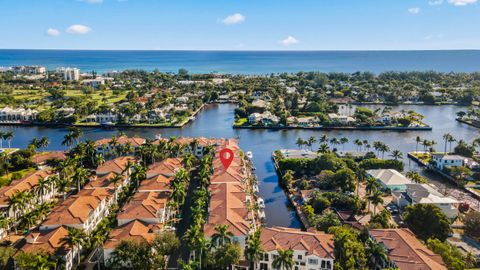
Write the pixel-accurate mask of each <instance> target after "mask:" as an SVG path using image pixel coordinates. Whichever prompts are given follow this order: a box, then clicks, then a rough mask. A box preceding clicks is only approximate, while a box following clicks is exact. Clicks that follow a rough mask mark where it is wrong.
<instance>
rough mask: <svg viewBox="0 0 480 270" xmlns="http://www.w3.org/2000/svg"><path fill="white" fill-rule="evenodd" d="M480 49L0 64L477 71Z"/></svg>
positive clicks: (23, 59) (20, 56) (8, 58)
mask: <svg viewBox="0 0 480 270" xmlns="http://www.w3.org/2000/svg"><path fill="white" fill-rule="evenodd" d="M479 62H480V51H465V50H463V51H282V52H278V51H277V52H275V51H257V52H255V51H79V50H71V51H70V50H0V66H13V65H43V66H46V67H47V68H49V69H54V68H56V67H60V66H71V67H78V68H80V69H81V70H83V71H91V70H96V71H98V72H104V71H109V70H125V69H144V70H153V69H159V70H160V71H163V72H177V71H178V69H179V68H186V69H187V70H189V71H190V72H192V73H210V72H219V73H241V74H267V73H278V72H297V71H324V72H355V71H372V72H376V73H378V72H382V71H391V70H395V71H410V70H419V71H424V70H435V71H443V72H450V71H457V72H472V71H479V70H480V68H479V65H478V63H479Z"/></svg>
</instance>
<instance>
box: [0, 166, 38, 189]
mask: <svg viewBox="0 0 480 270" xmlns="http://www.w3.org/2000/svg"><path fill="white" fill-rule="evenodd" d="M35 170H36V169H35V168H28V169H23V170H20V171H16V172H11V173H8V174H6V175H3V176H1V177H0V187H3V186H7V185H10V183H11V182H12V181H13V180H17V179H21V178H23V177H24V176H25V175H26V174H28V173H31V172H34V171H35Z"/></svg>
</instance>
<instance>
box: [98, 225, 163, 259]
mask: <svg viewBox="0 0 480 270" xmlns="http://www.w3.org/2000/svg"><path fill="white" fill-rule="evenodd" d="M157 232H160V228H158V227H157V226H155V225H152V224H146V223H143V222H141V221H138V220H133V221H130V222H129V223H126V224H123V225H120V226H119V227H117V228H115V229H113V230H112V231H111V232H110V234H109V235H108V239H107V241H105V243H104V244H103V260H104V262H105V264H107V265H108V263H109V260H110V258H111V257H112V252H113V251H114V250H115V248H116V247H117V246H118V245H119V244H120V243H121V242H122V241H147V242H149V243H151V242H153V240H154V239H155V234H156V233H157ZM125 266H126V267H127V268H128V265H125Z"/></svg>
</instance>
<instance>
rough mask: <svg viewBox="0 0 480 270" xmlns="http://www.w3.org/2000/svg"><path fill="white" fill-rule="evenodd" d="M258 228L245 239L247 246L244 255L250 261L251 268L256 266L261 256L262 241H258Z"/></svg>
mask: <svg viewBox="0 0 480 270" xmlns="http://www.w3.org/2000/svg"><path fill="white" fill-rule="evenodd" d="M260 233H261V231H260V230H257V231H255V232H254V233H253V234H252V235H251V236H250V237H249V238H248V241H247V247H246V248H245V257H246V258H247V260H249V261H250V262H251V266H252V267H251V269H253V270H255V269H256V268H257V264H258V262H259V261H260V260H261V259H262V257H263V253H264V251H263V248H262V242H261V241H260Z"/></svg>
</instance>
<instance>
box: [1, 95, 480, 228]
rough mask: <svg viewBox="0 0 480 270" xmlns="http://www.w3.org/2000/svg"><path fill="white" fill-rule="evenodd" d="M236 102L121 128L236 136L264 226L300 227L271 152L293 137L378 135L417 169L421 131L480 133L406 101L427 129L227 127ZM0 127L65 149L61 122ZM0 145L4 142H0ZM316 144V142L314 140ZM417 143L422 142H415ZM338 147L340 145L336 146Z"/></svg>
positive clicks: (450, 113)
mask: <svg viewBox="0 0 480 270" xmlns="http://www.w3.org/2000/svg"><path fill="white" fill-rule="evenodd" d="M234 109H235V105H233V104H214V105H209V106H207V107H206V108H205V109H204V110H203V111H202V112H200V113H199V114H198V115H197V118H196V120H195V121H194V122H192V123H190V124H188V125H186V126H185V127H184V128H182V129H176V128H167V129H160V128H159V129H153V128H141V129H122V130H121V131H122V132H124V133H126V134H127V135H128V136H134V135H137V136H141V137H145V138H154V137H155V135H157V134H161V135H162V136H163V137H169V136H189V137H199V136H204V137H238V138H239V139H240V146H241V147H242V149H243V150H244V151H252V152H253V162H254V166H255V167H256V174H257V177H258V179H259V183H260V195H261V196H262V197H263V198H264V199H265V203H266V209H265V210H266V216H267V225H268V226H286V227H296V228H299V227H300V226H301V225H300V222H299V220H298V218H297V217H296V215H295V212H294V211H293V210H292V209H291V208H290V205H289V202H288V200H287V198H286V196H285V194H284V192H283V190H282V189H281V188H280V187H279V186H278V178H277V175H276V173H275V170H274V167H273V163H272V160H271V153H272V152H273V151H275V150H276V149H280V148H297V146H296V145H295V141H296V139H297V138H298V137H302V138H305V139H306V138H308V137H310V136H314V137H316V138H319V137H320V136H322V134H324V133H326V134H327V135H328V136H329V137H330V138H332V137H337V138H341V137H347V138H348V139H349V140H350V142H349V143H348V144H346V145H345V150H355V149H356V146H354V145H353V140H355V139H357V138H358V139H361V140H368V141H369V142H371V143H372V142H373V141H383V142H384V143H386V144H388V145H389V146H390V148H391V149H392V150H393V149H398V150H401V151H402V152H403V154H404V160H405V164H406V166H405V170H406V171H407V170H418V169H419V168H418V166H417V165H416V164H415V163H414V162H412V161H409V160H408V159H407V152H409V151H413V150H415V138H416V137H417V136H420V137H422V138H425V139H429V140H435V141H436V142H437V143H438V144H437V145H436V148H437V149H438V150H442V149H443V142H442V141H443V139H442V136H443V134H445V133H450V134H452V135H454V137H455V138H456V139H457V140H460V139H462V140H466V141H469V142H470V141H472V140H473V139H474V138H475V137H478V136H480V132H479V129H477V128H474V127H471V126H468V125H465V124H461V123H458V122H457V121H455V113H456V112H457V111H460V110H465V108H463V107H458V106H450V105H446V106H414V105H408V106H407V105H405V106H399V107H394V109H393V110H394V111H397V110H402V109H405V110H415V111H417V112H418V113H420V114H423V115H425V119H424V121H425V122H426V123H427V124H429V125H431V126H432V127H433V130H432V131H409V132H394V131H315V130H288V131H287V130H283V131H282V130H277V131H271V130H235V129H233V128H232V127H231V125H232V123H233V120H234V113H233V111H234ZM0 130H2V131H6V130H12V131H13V132H14V133H15V138H14V139H13V141H12V147H22V148H23V147H25V146H26V145H27V144H28V143H29V141H30V140H31V139H32V138H34V137H37V138H39V137H42V136H47V137H48V138H49V140H50V142H51V143H50V145H49V146H48V147H47V150H60V149H65V147H64V146H62V145H61V142H62V140H63V136H64V135H65V134H66V133H67V130H66V129H65V128H45V127H18V126H16V127H14V126H3V127H0ZM119 131H120V130H117V129H102V128H85V129H83V139H92V140H97V139H100V138H104V137H110V136H112V135H115V134H117V133H118V132H119ZM4 146H5V143H4ZM315 147H316V146H315ZM420 147H421V146H420ZM339 148H341V146H339ZM432 181H434V183H435V184H436V185H439V186H445V183H444V182H442V181H441V179H437V178H435V177H434V176H433V177H432Z"/></svg>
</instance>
